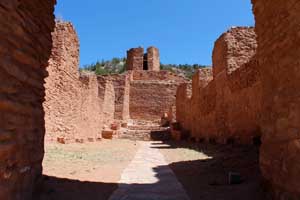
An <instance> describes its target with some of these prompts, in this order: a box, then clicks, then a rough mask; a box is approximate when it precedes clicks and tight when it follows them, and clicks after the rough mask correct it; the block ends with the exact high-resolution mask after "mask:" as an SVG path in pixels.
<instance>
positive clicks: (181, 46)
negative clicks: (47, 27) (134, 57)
mask: <svg viewBox="0 0 300 200" xmlns="http://www.w3.org/2000/svg"><path fill="white" fill-rule="evenodd" d="M55 14H56V16H57V17H59V18H62V19H64V20H66V21H71V22H72V23H73V24H74V26H75V28H76V30H77V33H78V35H79V38H80V63H81V65H84V64H89V63H93V62H95V61H97V60H102V59H105V60H107V59H111V58H113V57H125V56H126V50H127V49H129V48H132V47H138V46H143V47H144V48H146V47H148V46H152V45H153V46H156V47H158V48H159V49H160V53H161V62H162V63H165V64H167V63H169V64H186V63H187V64H194V63H197V64H205V65H210V64H211V54H212V49H213V45H214V42H215V40H216V39H217V38H218V37H219V36H220V35H221V34H222V33H223V32H225V31H226V30H228V29H229V28H230V27H231V26H253V25H254V17H253V14H252V11H251V3H250V0H209V1H203V0H85V1H77V0H59V1H58V4H57V6H56V10H55Z"/></svg>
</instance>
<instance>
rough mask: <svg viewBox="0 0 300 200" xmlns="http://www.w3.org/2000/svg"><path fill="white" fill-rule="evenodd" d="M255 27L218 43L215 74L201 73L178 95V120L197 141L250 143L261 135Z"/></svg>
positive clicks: (236, 31) (235, 31)
mask: <svg viewBox="0 0 300 200" xmlns="http://www.w3.org/2000/svg"><path fill="white" fill-rule="evenodd" d="M255 37H256V36H255V33H254V29H253V28H245V27H238V28H233V29H231V30H230V31H228V32H226V33H225V34H223V35H222V36H221V37H220V38H219V39H218V40H217V41H216V43H215V48H214V52H213V73H212V70H211V69H200V70H199V71H198V72H197V73H196V74H195V75H194V77H193V83H192V95H191V97H188V96H189V95H188V92H187V91H188V90H187V86H186V85H183V86H182V87H180V89H179V90H178V93H177V109H176V110H177V121H178V122H180V123H181V126H182V128H183V129H185V130H188V131H190V132H191V136H192V137H194V138H196V139H206V140H213V141H217V142H219V143H226V142H237V143H251V142H252V140H253V139H254V138H256V137H259V136H260V128H259V114H260V111H261V82H260V73H259V70H258V64H257V61H256V59H255V57H254V55H255V52H256V47H257V45H256V40H255Z"/></svg>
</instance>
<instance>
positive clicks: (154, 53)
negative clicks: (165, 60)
mask: <svg viewBox="0 0 300 200" xmlns="http://www.w3.org/2000/svg"><path fill="white" fill-rule="evenodd" d="M147 62H148V70H149V71H159V70H160V56H159V50H158V48H156V47H149V48H148V49H147Z"/></svg>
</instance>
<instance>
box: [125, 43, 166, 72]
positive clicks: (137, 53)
mask: <svg viewBox="0 0 300 200" xmlns="http://www.w3.org/2000/svg"><path fill="white" fill-rule="evenodd" d="M126 69H127V70H147V71H160V57H159V49H158V48H156V47H149V48H148V49H147V53H145V54H144V48H142V47H138V48H132V49H130V50H128V51H127V61H126Z"/></svg>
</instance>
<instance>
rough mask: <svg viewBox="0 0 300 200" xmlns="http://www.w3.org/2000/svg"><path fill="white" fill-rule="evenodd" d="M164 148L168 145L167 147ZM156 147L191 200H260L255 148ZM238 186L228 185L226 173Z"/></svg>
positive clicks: (259, 180) (220, 146)
mask: <svg viewBox="0 0 300 200" xmlns="http://www.w3.org/2000/svg"><path fill="white" fill-rule="evenodd" d="M166 144H167V145H166ZM166 144H164V145H161V143H157V148H159V149H160V151H161V153H162V154H163V155H164V156H165V159H166V161H167V162H168V164H169V166H170V167H171V169H172V170H173V171H174V173H175V174H176V176H177V179H178V180H179V181H180V182H181V184H182V185H183V186H184V188H185V190H186V191H187V193H188V195H189V196H190V198H191V200H235V199H242V200H263V199H264V197H263V190H262V188H261V175H260V172H259V165H258V148H257V147H253V146H252V147H251V146H248V147H245V146H238V145H235V146H232V145H213V144H196V143H191V142H180V143H179V142H169V143H166ZM230 172H234V173H239V174H240V175H241V178H242V183H241V184H236V185H230V184H229V183H228V182H229V180H228V179H229V178H228V177H229V173H230Z"/></svg>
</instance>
